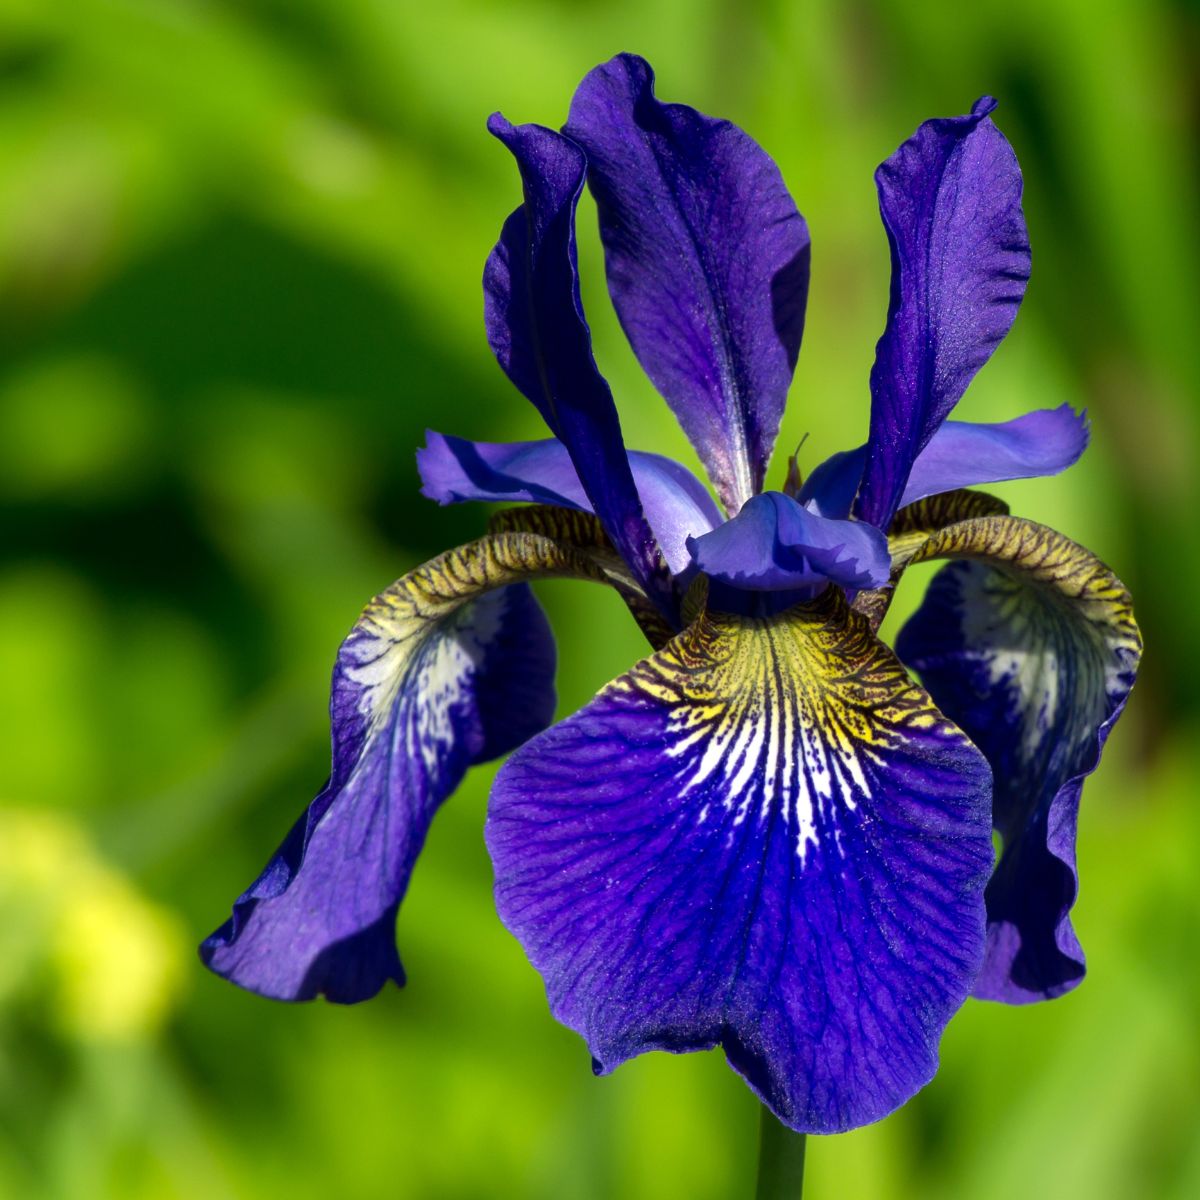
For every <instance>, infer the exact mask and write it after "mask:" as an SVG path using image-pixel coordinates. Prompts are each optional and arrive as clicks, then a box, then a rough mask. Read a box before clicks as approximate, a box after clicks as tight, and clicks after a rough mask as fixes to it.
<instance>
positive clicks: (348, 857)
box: [200, 584, 555, 1004]
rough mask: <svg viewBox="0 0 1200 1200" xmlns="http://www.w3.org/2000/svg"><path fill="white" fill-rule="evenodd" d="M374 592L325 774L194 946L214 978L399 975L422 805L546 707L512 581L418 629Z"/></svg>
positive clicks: (350, 645)
mask: <svg viewBox="0 0 1200 1200" xmlns="http://www.w3.org/2000/svg"><path fill="white" fill-rule="evenodd" d="M386 596H387V593H385V596H384V597H381V598H380V600H377V601H376V602H374V603H373V604H372V605H371V606H369V607H368V608H367V610H366V612H365V613H364V614H363V616H362V618H361V619H360V620H359V622H358V624H357V625H356V626H355V627H354V629H353V630H352V631H351V633H350V635H349V637H348V638H347V639H346V641H345V642H343V644H342V647H341V650H340V651H339V652H338V657H337V664H336V666H335V668H334V674H333V691H332V696H331V700H330V717H331V723H332V729H333V768H332V773H331V777H330V780H329V783H328V784H327V785H326V786H325V789H324V790H323V791H322V792H321V794H320V795H319V796H318V797H317V798H316V799H315V800H314V801H313V802H312V804H311V805H310V806H309V809H308V811H307V813H305V814H304V816H302V817H301V818H300V820H299V821H298V822H297V824H296V825H295V827H294V828H293V829H292V831H291V833H290V834H289V835H288V837H287V839H286V841H285V842H284V843H283V845H282V846H281V847H280V848H279V850H278V851H277V852H276V854H275V856H274V858H272V859H271V861H270V862H269V863H268V864H267V866H266V868H265V869H264V870H263V873H262V874H261V875H260V876H259V878H258V879H257V880H256V881H255V882H254V883H253V884H252V885H251V886H250V888H249V889H248V890H247V891H246V892H245V893H244V894H243V895H242V896H241V897H240V898H239V899H238V900H237V902H236V903H235V905H234V908H233V915H232V917H231V918H230V919H229V920H228V921H227V922H226V923H225V924H224V925H223V926H222V927H221V928H220V929H218V930H217V931H216V932H215V933H214V934H212V935H211V936H210V937H209V938H208V939H207V940H206V941H205V942H204V944H203V945H202V946H201V950H200V952H201V956H202V957H203V959H204V961H205V963H206V964H207V965H208V966H209V967H211V968H212V970H214V971H215V972H217V974H219V975H223V976H224V977H225V978H227V979H230V980H232V981H233V982H234V983H236V984H238V985H239V986H241V987H244V988H247V989H249V990H250V991H253V992H258V993H260V994H261V995H264V996H270V997H273V998H275V999H280V1000H310V999H312V998H313V997H314V996H318V995H324V996H325V997H327V998H328V999H329V1000H333V1001H336V1002H338V1003H343V1004H352V1003H355V1002H357V1001H359V1000H366V999H368V998H369V997H371V996H373V995H375V993H376V992H378V991H379V989H380V988H381V987H383V985H384V983H386V982H387V980H389V979H392V980H395V982H396V983H398V984H402V983H403V982H404V972H403V969H402V968H401V965H400V958H399V955H398V954H397V952H396V933H395V926H396V910H397V908H398V907H399V904H400V900H401V898H402V897H403V895H404V892H405V890H406V888H407V886H408V879H409V875H410V874H411V872H412V868H413V864H414V862H415V861H416V858H417V855H418V853H419V852H420V850H421V847H422V845H423V844H424V841H425V835H426V832H427V831H428V829H429V825H430V822H431V821H432V819H433V815H434V813H435V812H436V811H437V809H438V807H439V805H440V804H441V803H442V801H443V800H445V799H446V797H447V796H448V795H449V794H450V793H451V792H452V791H453V790H454V789H455V787H457V786H458V783H459V780H460V779H461V778H462V776H463V774H464V772H465V771H466V769H467V767H468V766H470V765H471V764H472V763H477V762H483V761H485V760H487V759H490V758H495V757H497V756H498V755H500V754H504V753H506V752H507V751H509V750H511V749H512V748H513V747H514V746H516V745H519V744H520V743H521V742H523V741H524V740H525V739H526V738H528V737H529V736H530V735H532V734H534V733H536V732H538V731H539V730H541V729H544V728H545V727H546V725H547V724H549V722H550V720H551V718H552V717H553V714H554V700H555V697H554V641H553V638H552V636H551V633H550V629H549V626H548V624H547V622H546V618H545V616H544V615H543V613H542V610H541V609H540V608H539V607H538V604H537V601H536V600H535V599H534V598H533V594H532V592H530V590H529V588H528V586H527V585H525V584H518V585H515V586H512V587H508V588H504V589H502V590H500V591H496V592H491V593H488V594H487V595H484V596H482V597H480V598H479V599H477V600H475V601H473V602H472V603H470V604H469V605H467V606H466V607H464V608H462V609H460V610H459V611H458V612H457V613H456V614H455V615H454V616H453V617H450V618H448V619H446V620H445V621H444V622H443V623H442V624H441V626H439V627H438V628H437V629H436V630H432V631H429V630H425V631H423V632H424V634H425V636H423V637H422V636H421V633H422V631H421V630H420V628H419V625H418V626H414V625H413V624H412V622H411V621H403V620H399V619H397V616H396V610H395V609H393V608H392V607H390V606H389V605H388V604H387V603H386V602H381V601H385V597H386ZM414 645H415V649H414Z"/></svg>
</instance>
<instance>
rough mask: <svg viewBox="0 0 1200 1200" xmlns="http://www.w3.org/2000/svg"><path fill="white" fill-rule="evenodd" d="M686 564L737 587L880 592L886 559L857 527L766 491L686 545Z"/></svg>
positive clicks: (881, 540) (878, 537) (875, 540)
mask: <svg viewBox="0 0 1200 1200" xmlns="http://www.w3.org/2000/svg"><path fill="white" fill-rule="evenodd" d="M688 549H689V550H690V551H691V553H692V561H693V562H694V563H695V564H696V566H697V567H698V568H699V569H700V570H701V571H703V572H704V573H705V574H706V575H709V576H711V577H712V578H713V579H720V580H722V581H723V582H725V583H729V584H732V585H733V586H735V587H740V588H752V589H756V590H761V591H782V590H785V589H788V590H790V589H792V588H808V589H818V590H819V589H820V588H823V587H824V586H825V585H826V584H827V583H829V582H830V581H832V582H833V583H837V584H840V585H841V586H842V587H844V588H851V589H861V588H872V587H881V586H882V585H883V584H885V583H887V580H888V571H889V567H890V563H891V560H890V558H889V557H888V547H887V538H886V537H885V536H884V535H883V534H882V533H880V531H879V530H878V529H876V528H875V527H874V526H872V525H866V524H864V523H863V522H861V521H831V520H829V519H828V518H826V517H820V516H817V515H816V514H815V513H811V512H809V511H808V510H807V509H805V508H803V507H802V506H801V505H800V504H799V503H797V502H796V501H795V500H793V499H792V498H791V497H790V496H785V495H784V494H783V493H782V492H764V493H763V494H762V495H761V496H755V497H754V498H753V499H752V500H750V501H749V502H748V503H747V504H746V505H745V506H744V507H743V508H742V511H741V512H740V513H738V515H737V516H736V517H734V518H733V519H732V520H730V521H726V522H725V524H724V525H720V526H718V527H717V528H716V529H714V530H713V531H712V532H711V533H706V534H705V535H704V536H703V537H699V538H689V539H688Z"/></svg>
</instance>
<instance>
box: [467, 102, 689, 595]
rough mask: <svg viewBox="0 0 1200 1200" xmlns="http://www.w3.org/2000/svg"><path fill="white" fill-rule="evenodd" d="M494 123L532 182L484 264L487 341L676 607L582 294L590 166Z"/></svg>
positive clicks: (611, 526)
mask: <svg viewBox="0 0 1200 1200" xmlns="http://www.w3.org/2000/svg"><path fill="white" fill-rule="evenodd" d="M488 129H489V130H490V131H491V132H492V134H494V135H495V136H496V137H497V138H498V139H499V140H500V141H502V142H503V143H504V145H505V146H507V147H508V149H509V150H510V151H511V152H512V155H513V157H514V158H515V159H516V161H517V166H518V167H519V169H520V172H521V179H522V182H523V184H524V188H525V203H524V204H523V205H522V206H521V207H520V208H518V209H517V210H516V211H515V212H514V213H513V214H512V215H511V216H510V217H509V218H508V220H507V221H505V223H504V228H503V230H502V232H501V234H500V241H499V242H497V244H496V247H495V249H494V250H493V251H492V253H491V255H490V256H489V257H488V261H487V266H486V267H485V269H484V274H483V287H484V317H485V321H486V324H487V335H488V342H489V344H490V345H491V347H492V352H493V353H494V354H495V355H496V360H497V361H498V362H499V363H500V366H501V367H502V368H503V369H504V373H505V374H506V375H507V376H508V377H509V379H511V380H512V381H513V383H514V384H516V386H517V388H518V389H520V391H521V392H522V393H524V395H525V396H526V397H527V398H528V399H529V400H530V401H532V403H533V404H534V405H535V406H536V408H537V410H538V411H539V412H540V413H541V414H542V417H543V418H544V419H545V421H546V424H547V425H548V426H549V427H550V431H551V432H552V433H553V434H554V436H555V437H556V438H558V439H559V440H560V441H561V442H562V443H563V444H564V445H565V446H566V447H567V450H568V452H569V453H570V455H571V461H572V462H573V463H574V464H575V469H576V471H577V472H578V473H579V478H580V480H581V481H582V483H583V487H584V490H585V491H586V492H587V495H588V497H589V499H590V500H591V502H592V508H593V510H594V511H595V513H596V515H597V516H598V517H599V518H600V520H601V522H603V524H604V528H605V530H606V532H607V533H608V536H609V537H610V538H611V539H612V542H613V545H614V546H616V548H617V550H618V551H620V553H621V556H622V557H623V558H624V559H625V560H626V562H627V563H628V564H629V567H630V569H631V570H632V571H633V573H634V575H635V576H636V577H637V579H638V581H639V582H640V583H641V584H642V586H643V587H644V588H645V589H646V592H647V594H648V595H649V596H650V597H651V598H652V599H654V600H656V601H657V602H658V603H660V604H661V605H662V607H663V609H664V612H665V613H667V614H670V615H671V616H673V615H674V608H675V606H674V602H673V601H672V600H671V598H670V596H669V593H668V592H667V591H666V589H665V586H664V584H663V582H662V580H661V579H660V578H659V575H658V571H657V551H656V547H655V545H654V535H653V534H652V533H651V531H650V526H649V525H648V524H647V522H646V518H645V515H644V514H643V512H642V507H641V503H640V501H639V499H638V493H637V488H636V487H635V486H634V482H633V475H632V473H631V472H630V469H629V462H628V459H627V458H626V457H625V444H624V442H623V440H622V438H621V423H620V420H619V419H618V417H617V408H616V405H615V404H614V403H613V398H612V393H611V392H610V391H609V388H608V384H607V383H605V381H604V378H603V376H602V375H601V374H600V372H599V370H597V368H596V361H595V359H594V358H593V357H592V337H591V333H590V331H589V330H588V326H587V321H586V320H585V319H584V315H583V302H582V301H581V299H580V296H579V271H578V263H577V260H576V251H575V207H576V205H577V204H578V202H579V195H580V192H581V191H582V190H583V179H584V172H585V169H586V165H587V164H586V160H585V158H584V155H583V151H582V150H580V149H579V147H578V146H576V145H575V144H574V143H573V142H571V141H570V140H569V139H567V138H565V137H563V136H562V134H560V133H555V132H554V131H553V130H551V129H544V128H543V127H542V126H540V125H512V124H510V123H509V122H508V121H506V120H505V119H504V118H503V117H502V116H501V115H500V114H499V113H495V114H493V116H492V117H491V119H490V120H489V121H488Z"/></svg>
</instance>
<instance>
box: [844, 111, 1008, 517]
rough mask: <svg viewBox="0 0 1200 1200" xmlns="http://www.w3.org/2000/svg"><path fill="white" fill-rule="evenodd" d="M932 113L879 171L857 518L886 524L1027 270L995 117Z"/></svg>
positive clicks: (987, 350) (998, 334) (1000, 330)
mask: <svg viewBox="0 0 1200 1200" xmlns="http://www.w3.org/2000/svg"><path fill="white" fill-rule="evenodd" d="M995 103H996V102H995V101H994V100H992V99H991V98H990V97H986V96H985V97H984V98H983V99H981V100H979V101H977V102H976V104H975V107H974V108H973V109H972V110H971V115H970V116H966V117H951V118H948V119H943V120H934V121H926V122H925V124H923V125H922V126H921V127H920V129H918V130H917V132H916V133H915V134H914V135H913V136H912V137H911V138H909V140H908V141H907V142H905V143H904V145H902V146H901V147H900V149H899V150H897V151H896V153H895V154H893V155H892V157H891V158H889V159H888V160H887V162H885V163H884V164H883V165H882V166H880V168H879V170H878V171H876V173H875V182H876V185H877V187H878V189H879V211H880V213H881V215H882V216H883V223H884V226H885V228H886V229H887V235H888V242H889V244H890V246H891V251H892V291H891V303H890V304H889V307H888V318H887V326H886V328H885V329H884V332H883V336H882V337H881V338H880V339H879V345H878V346H877V347H876V351H875V365H874V366H873V367H872V369H871V432H870V438H869V440H868V449H867V462H866V469H865V472H864V474H863V482H862V488H861V490H860V492H859V495H858V501H857V506H856V511H855V515H857V516H859V517H861V518H862V519H863V520H864V521H869V522H870V523H871V524H872V525H876V526H878V527H879V528H881V529H884V528H886V527H887V525H888V522H889V521H890V520H891V516H892V513H894V512H895V511H896V508H897V507H898V505H899V504H900V499H901V496H902V495H903V493H904V486H905V483H906V482H907V480H908V473H909V470H910V468H911V467H912V465H913V462H914V461H915V460H916V457H917V455H918V454H920V452H921V451H922V450H923V449H924V448H925V446H926V444H927V443H928V442H929V439H930V438H931V437H932V436H933V434H934V432H935V430H936V429H937V428H938V426H939V425H940V424H941V423H942V421H943V420H945V418H946V416H947V414H949V412H950V410H951V409H952V408H953V407H954V406H955V404H957V403H958V401H959V398H960V397H961V396H962V394H963V392H964V391H965V390H966V388H967V385H968V384H969V383H970V382H971V380H972V378H974V376H975V372H976V371H978V370H979V368H980V367H981V366H983V364H984V363H985V362H987V360H988V358H989V357H990V356H991V353H992V351H993V350H994V349H995V348H996V346H997V345H998V344H999V342H1000V341H1001V339H1002V338H1003V337H1004V335H1005V334H1006V333H1007V332H1008V330H1009V328H1010V327H1011V325H1012V323H1013V320H1014V319H1015V317H1016V315H1017V308H1018V307H1019V306H1020V303H1021V299H1022V297H1023V296H1024V294H1025V284H1026V281H1027V280H1028V278H1029V239H1028V236H1027V234H1026V230H1025V217H1024V214H1023V213H1022V211H1021V170H1020V168H1019V167H1018V166H1017V159H1016V155H1015V154H1013V151H1012V147H1011V146H1010V145H1009V144H1008V142H1007V141H1006V140H1005V138H1004V135H1003V134H1002V133H1001V132H1000V131H999V130H998V129H997V128H996V126H995V125H994V124H993V123H992V121H991V118H990V117H989V116H988V114H989V113H990V112H991V111H992V109H993V108H995Z"/></svg>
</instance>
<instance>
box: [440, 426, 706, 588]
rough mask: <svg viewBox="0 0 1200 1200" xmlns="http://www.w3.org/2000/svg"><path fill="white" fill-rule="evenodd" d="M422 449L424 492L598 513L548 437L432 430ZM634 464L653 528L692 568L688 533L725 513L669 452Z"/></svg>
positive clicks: (562, 450) (680, 566)
mask: <svg viewBox="0 0 1200 1200" xmlns="http://www.w3.org/2000/svg"><path fill="white" fill-rule="evenodd" d="M425 440H426V445H425V447H424V449H422V450H418V451H417V469H418V470H419V472H420V474H421V484H422V487H421V491H422V492H423V493H424V494H425V495H426V496H428V497H429V498H430V499H431V500H436V501H437V502H438V503H439V504H456V503H458V502H460V501H464V500H498V501H507V502H510V503H511V502H513V501H520V500H526V501H531V502H533V503H535V504H558V505H564V506H566V507H568V508H578V509H580V510H582V511H584V512H591V511H592V504H591V501H590V500H589V499H588V497H587V493H586V492H585V491H584V490H583V484H581V483H580V482H579V475H578V474H577V472H576V470H575V465H574V464H573V463H572V462H571V456H570V455H569V454H568V453H567V448H566V447H565V446H564V445H563V444H562V443H561V442H560V441H558V440H556V439H555V438H547V439H546V440H544V441H540V442H470V441H467V440H465V439H464V438H457V437H448V436H447V435H445V434H442V433H434V432H433V431H432V430H430V431H429V432H428V433H426V435H425ZM629 465H630V468H631V469H632V470H633V480H634V483H635V484H636V485H637V490H638V495H639V496H640V497H641V501H642V507H643V509H644V510H645V513H646V519H647V520H648V521H649V522H650V528H651V530H652V531H653V533H654V536H655V538H656V539H657V541H658V544H659V547H660V548H661V549H662V553H663V557H664V558H665V559H666V560H667V567H668V568H669V569H670V570H671V572H672V573H674V574H678V573H679V572H681V571H682V570H684V568H686V567H687V565H688V561H689V555H688V550H687V539H688V538H689V537H699V536H700V535H701V534H704V533H707V532H708V531H709V530H710V529H712V528H714V527H715V526H717V525H719V524H720V523H721V514H720V512H719V511H718V509H717V506H716V504H715V503H714V502H713V498H712V497H711V496H710V495H709V494H708V491H707V489H706V488H705V487H704V485H703V484H702V483H701V482H700V480H698V479H697V478H696V477H695V475H693V474H692V473H691V471H689V470H688V469H687V467H685V466H683V465H682V464H681V463H677V462H675V461H674V460H673V459H670V458H666V457H665V456H664V455H661V454H647V453H645V452H643V451H640V450H631V451H629Z"/></svg>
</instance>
